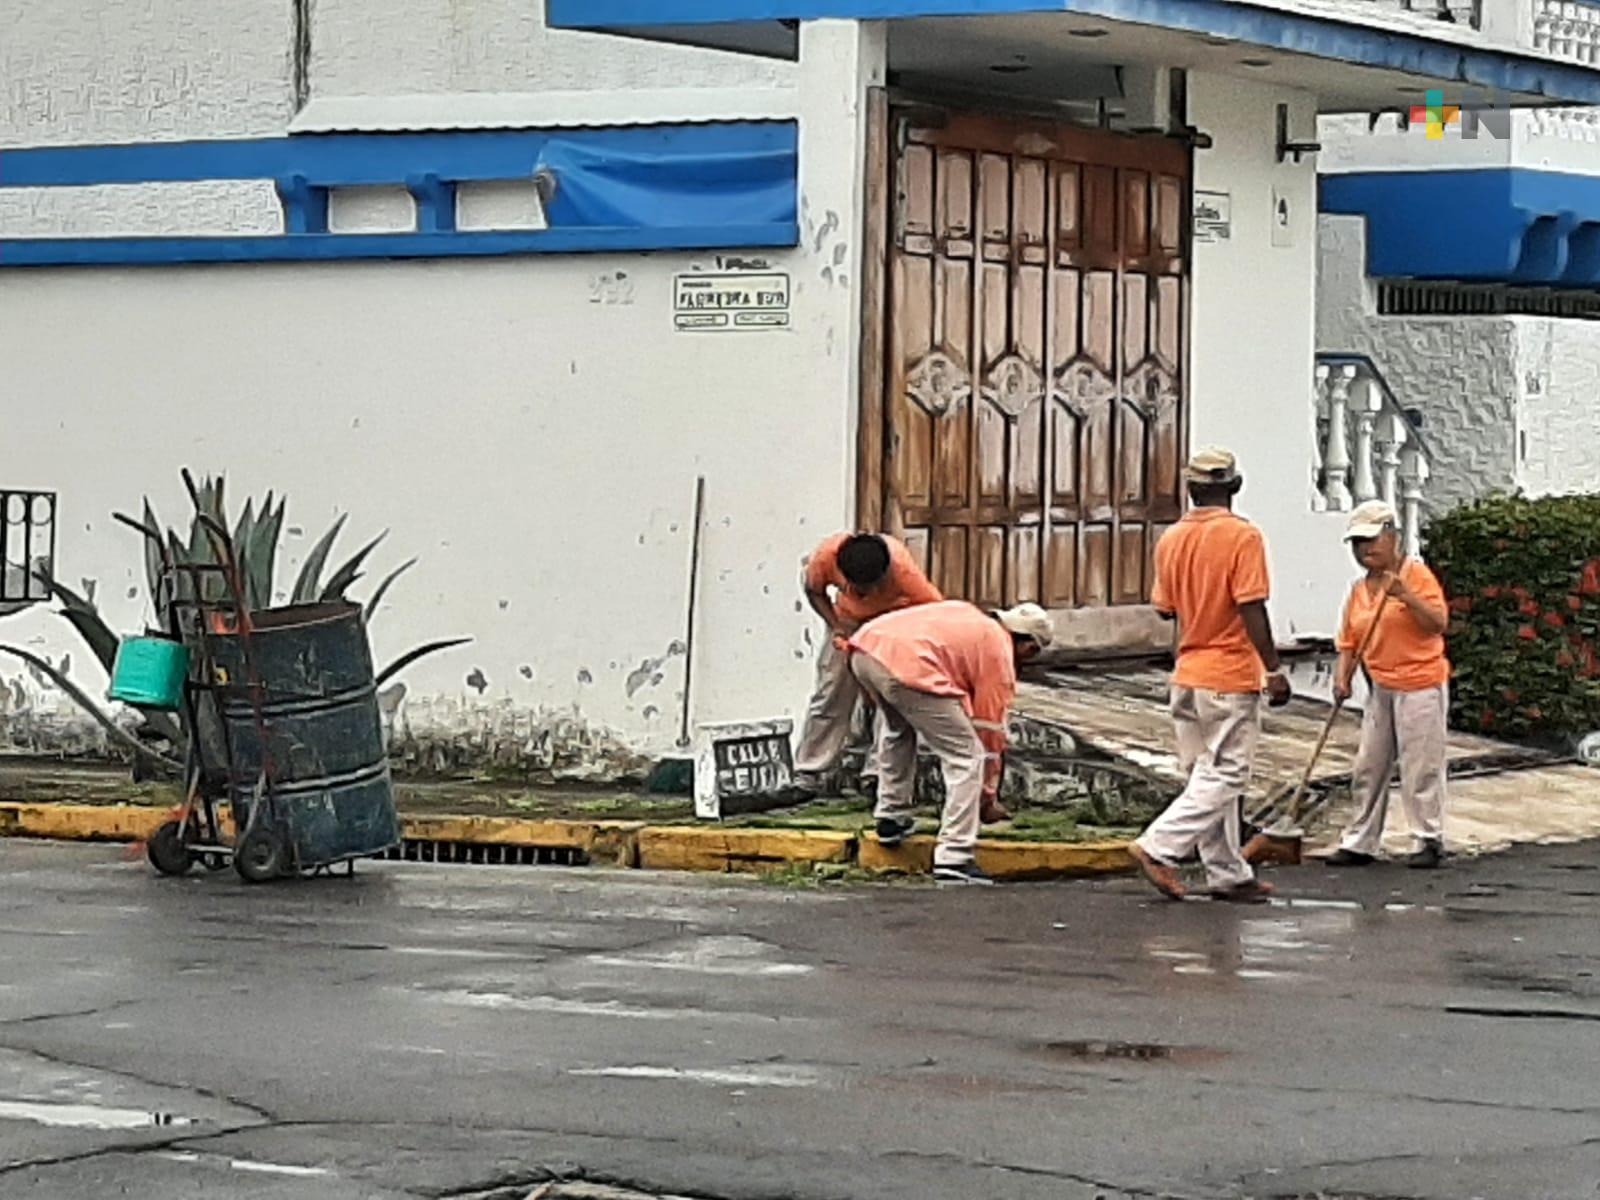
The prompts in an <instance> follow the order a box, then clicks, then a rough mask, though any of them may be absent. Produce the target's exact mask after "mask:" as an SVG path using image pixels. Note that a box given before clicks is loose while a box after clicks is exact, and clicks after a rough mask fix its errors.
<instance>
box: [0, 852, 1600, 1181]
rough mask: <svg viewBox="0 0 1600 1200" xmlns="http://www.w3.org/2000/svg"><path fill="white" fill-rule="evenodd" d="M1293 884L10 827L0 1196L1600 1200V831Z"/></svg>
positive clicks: (5, 860) (1282, 876) (3, 893)
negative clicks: (990, 881)
mask: <svg viewBox="0 0 1600 1200" xmlns="http://www.w3.org/2000/svg"><path fill="white" fill-rule="evenodd" d="M1276 878H1277V880H1278V882H1279V883H1280V885H1281V886H1282V887H1283V888H1284V890H1285V891H1286V892H1288V893H1289V894H1290V895H1291V896H1293V897H1294V900H1293V901H1292V902H1290V903H1287V904H1278V905H1275V906H1273V907H1270V908H1257V909H1239V908H1234V907H1229V906H1226V905H1222V904H1213V903H1204V902H1201V903H1190V904H1182V905H1174V904H1168V903H1165V902H1156V901H1153V900H1151V899H1150V898H1148V897H1147V896H1146V894H1145V893H1144V891H1143V890H1142V889H1141V888H1140V886H1139V885H1137V884H1135V883H1134V882H1132V881H1125V880H1118V881H1114V882H1109V883H1093V884H1091V883H1077V884H1061V885H1048V886H1046V885H1034V886H1014V887H1007V888H996V889H994V890H993V891H975V890H959V891H953V892H952V891H936V890H934V889H931V888H927V887H922V886H909V885H903V886H898V887H885V886H852V887H840V888H830V889H827V890H823V891H813V890H797V889H793V888H782V887H778V886H774V885H766V884H755V883H749V882H742V881H733V880H726V879H716V878H709V879H708V878H705V877H692V876H650V875H641V874H638V873H604V872H595V871H585V872H578V871H566V870H562V869H559V868H521V869H518V868H484V867H457V868H441V867H422V866H400V865H391V864H383V865H379V864H371V865H368V866H365V867H364V868H363V869H362V871H361V872H360V873H358V875H357V876H356V878H355V879H354V880H353V881H346V880H314V881H306V882H302V883H299V884H292V885H284V886H278V887H272V888H267V889H246V888H245V887H244V886H243V885H241V884H239V883H238V882H237V880H236V879H235V878H234V877H233V876H232V874H231V873H228V874H223V875H218V876H212V877H203V876H195V877H193V878H190V879H187V880H183V881H177V882H174V881H167V880H160V879H157V878H154V877H153V876H152V875H151V874H149V873H148V871H147V870H146V869H145V868H144V867H143V866H142V864H138V863H130V862H128V861H127V859H126V856H125V854H124V852H123V851H121V850H119V849H115V848H105V847H72V846H61V845H42V844H30V843H20V842H8V843H0V914H3V915H0V1197H13V1196H16V1197H29V1198H30V1200H31V1198H52V1197H105V1196H139V1197H148V1196H159V1197H162V1198H163V1200H166V1198H180V1200H181V1198H184V1197H199V1196H206V1197H217V1196H230V1197H231V1196H243V1197H263V1198H267V1197H271V1198H280V1197H283V1198H287V1197H297V1198H298V1197H399V1196H475V1195H476V1196H484V1195H487V1196H493V1197H496V1198H498V1197H502V1196H504V1197H513V1196H514V1197H517V1198H518V1200H521V1198H522V1197H526V1196H528V1195H530V1194H533V1195H543V1196H551V1197H553V1196H555V1195H557V1194H559V1192H558V1191H557V1190H548V1189H546V1190H543V1191H541V1188H543V1185H544V1181H547V1180H549V1179H551V1178H553V1177H556V1176H581V1177H586V1178H589V1179H598V1180H608V1181H612V1182H615V1183H621V1184H627V1185H630V1186H634V1187H638V1188H641V1189H647V1190H649V1191H651V1192H672V1193H678V1194H684V1195H689V1196H696V1197H699V1196H706V1197H730V1198H734V1197H737V1198H745V1197H749V1198H756V1197H764V1198H765V1197H771V1198H776V1197H794V1198H807V1200H809V1198H813V1197H872V1198H880V1197H881V1198H894V1197H908V1198H909V1197H917V1198H926V1197H983V1198H989V1197H995V1198H1001V1197H1004V1198H1009V1197H1017V1198H1034V1197H1039V1198H1044V1197H1049V1198H1051V1200H1088V1198H1090V1197H1107V1198H1108V1200H1112V1198H1116V1200H1120V1198H1121V1197H1124V1196H1152V1195H1153V1196H1168V1195H1170V1196H1179V1197H1193V1198H1196V1200H1199V1198H1208V1197H1246V1196H1248V1197H1302V1196H1307V1197H1310V1196H1328V1197H1340V1198H1343V1197H1369V1196H1371V1197H1386V1198H1387V1197H1427V1198H1429V1200H1433V1198H1440V1200H1443V1198H1449V1200H1467V1198H1469V1197H1484V1198H1488V1200H1566V1198H1569V1197H1570V1198H1573V1200H1576V1198H1578V1197H1597V1196H1600V1070H1597V1065H1600V1024H1597V1022H1600V983H1597V979H1596V972H1600V923H1597V921H1596V912H1597V902H1600V847H1596V846H1593V845H1589V846H1581V847H1567V848H1556V849H1546V850H1536V851H1526V852H1518V853H1514V854H1511V855H1507V856H1502V857H1500V858H1496V859H1493V860H1488V861H1483V862H1479V863H1476V864H1471V865H1459V866H1455V867H1453V868H1451V869H1449V870H1446V871H1443V872H1440V873H1438V874H1435V875H1422V874H1419V873H1415V872H1406V871H1404V870H1400V869H1397V868H1377V869H1373V870H1370V871H1367V872H1361V873H1357V874H1354V875H1343V876H1335V875H1334V874H1332V873H1330V872H1328V871H1326V870H1323V869H1320V868H1302V869H1299V870H1292V871H1283V872H1279V873H1277V876H1276ZM152 1114H160V1115H159V1116H152Z"/></svg>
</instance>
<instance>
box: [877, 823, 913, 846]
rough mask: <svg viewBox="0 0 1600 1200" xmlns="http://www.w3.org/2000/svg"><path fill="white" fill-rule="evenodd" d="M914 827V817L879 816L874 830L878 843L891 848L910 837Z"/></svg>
mask: <svg viewBox="0 0 1600 1200" xmlns="http://www.w3.org/2000/svg"><path fill="white" fill-rule="evenodd" d="M916 828H917V819H916V818H915V817H879V818H878V823H877V830H876V832H877V834H878V844H879V845H880V846H887V847H888V848H889V849H891V850H892V849H893V848H894V847H896V846H898V845H899V844H900V843H901V842H903V841H905V840H906V839H907V838H908V837H910V836H911V834H912V833H913V831H915V829H916Z"/></svg>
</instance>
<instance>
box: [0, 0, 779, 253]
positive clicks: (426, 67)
mask: <svg viewBox="0 0 1600 1200" xmlns="http://www.w3.org/2000/svg"><path fill="white" fill-rule="evenodd" d="M307 7H308V10H309V12H310V14H311V17H310V21H311V24H310V51H311V52H310V56H309V58H308V60H307V61H306V62H305V63H304V64H303V66H302V75H303V81H304V85H305V89H306V98H307V100H308V105H307V108H306V110H304V113H302V112H301V110H299V109H298V108H297V96H296V82H295V74H296V72H295V65H294V63H295V49H294V47H295V29H296V25H295V20H294V9H295V5H294V2H293V0H275V2H274V3H271V4H265V5H264V4H261V3H259V2H256V0H209V2H208V3H205V4H201V5H194V4H184V3H180V2H179V0H139V2H137V3H122V4H100V5H82V4H77V5H74V4H65V5H61V4H44V3H38V2H36V0H0V31H3V33H0V150H4V149H6V148H9V147H16V146H41V145H85V144H104V143H121V142H152V141H181V140H203V139H216V138H233V137H272V136H279V135H282V134H284V133H287V132H288V131H289V130H290V128H291V127H292V126H293V127H294V128H297V129H298V128H302V127H309V128H316V129H326V128H342V129H343V128H349V129H359V128H363V127H368V126H369V123H370V125H371V126H372V127H382V128H386V129H392V128H418V127H424V128H433V127H435V126H434V125H432V124H430V123H429V122H430V121H435V120H438V121H442V125H440V126H439V127H444V128H450V127H453V126H454V125H456V124H467V125H472V126H473V127H480V126H481V125H484V124H491V125H492V124H496V123H499V124H502V125H507V126H515V125H524V126H541V125H547V124H572V123H575V122H576V123H590V124H608V123H643V122H652V121H662V120H677V119H685V116H686V115H694V116H696V117H698V118H699V119H705V117H706V116H717V117H722V118H725V117H729V116H734V115H740V114H745V115H751V116H762V117H769V116H775V115H776V116H782V117H788V116H792V115H793V112H792V110H793V105H792V104H786V103H784V102H783V101H782V100H777V101H775V100H774V99H773V98H772V97H771V96H770V95H769V94H768V93H770V92H772V91H773V90H789V91H792V90H793V89H794V88H795V87H796V84H797V80H798V77H799V73H798V67H797V66H796V64H794V63H789V62H777V61H773V60H769V59H763V58H755V57H750V56H744V55H735V54H725V53H719V52H715V51H708V50H694V49H690V48H686V47H680V46H667V45H660V44H656V43H651V42H646V41H641V40H636V39H630V38H618V37H609V36H604V35H598V34H582V33H572V32H569V31H565V30H550V29H546V28H545V26H544V5H543V3H542V0H474V2H473V3H470V4H461V3H456V2H455V0H407V2H406V3H405V4H404V5H403V6H397V5H395V4H393V3H385V2H383V0H316V3H315V4H309V5H308V6H307ZM699 91H705V92H707V93H708V94H711V95H712V96H713V98H712V99H709V100H707V101H706V102H703V103H697V102H696V101H694V100H693V99H692V95H693V94H694V93H696V92H699ZM674 94H677V95H681V96H683V97H685V98H684V99H682V100H677V101H674V100H671V99H670V97H671V96H673V95H674ZM541 95H544V96H549V97H550V102H549V103H548V104H545V103H541V102H540V100H539V97H540V96H541ZM631 95H636V96H637V97H639V99H638V102H637V103H634V102H631V101H630V99H629V97H630V96H631ZM430 98H432V99H444V100H446V101H448V102H449V103H447V104H445V105H442V106H441V105H432V106H430V105H429V104H428V103H427V101H428V100H429V99H430ZM497 98H498V99H497ZM385 101H394V102H395V103H392V104H388V103H385ZM419 101H420V102H421V103H418V102H419ZM319 113H320V114H322V116H320V117H319V116H318V114H319ZM300 116H305V117H307V118H309V119H310V120H311V124H310V125H309V126H302V125H301V124H297V118H298V117H300ZM363 227H364V228H370V227H371V226H363ZM281 229H282V213H281V210H280V207H279V204H278V201H277V197H276V195H275V194H274V192H273V189H272V187H271V185H270V184H267V183H264V182H261V183H258V182H237V183H209V182H207V183H179V184H161V185H132V186H120V187H97V188H63V189H49V188H23V189H0V238H6V237H73V236H81V235H84V234H102V235H104V234H127V235H157V234H170V235H175V236H207V235H219V234H227V233H250V234H260V233H275V232H278V231H280V230H281Z"/></svg>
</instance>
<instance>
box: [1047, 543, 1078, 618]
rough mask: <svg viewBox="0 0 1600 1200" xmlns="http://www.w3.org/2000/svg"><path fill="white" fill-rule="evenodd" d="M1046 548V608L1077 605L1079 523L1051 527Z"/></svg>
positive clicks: (1074, 606) (1073, 606)
mask: <svg viewBox="0 0 1600 1200" xmlns="http://www.w3.org/2000/svg"><path fill="white" fill-rule="evenodd" d="M1047 541H1048V545H1047V547H1046V550H1045V556H1044V563H1045V578H1044V598H1043V599H1042V600H1041V601H1040V603H1041V604H1043V605H1044V606H1045V607H1046V608H1076V607H1077V606H1078V526H1077V525H1076V524H1072V525H1067V526H1065V527H1061V526H1055V527H1052V528H1051V530H1050V533H1049V535H1048V537H1047Z"/></svg>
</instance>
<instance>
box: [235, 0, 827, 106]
mask: <svg viewBox="0 0 1600 1200" xmlns="http://www.w3.org/2000/svg"><path fill="white" fill-rule="evenodd" d="M230 2H231V3H247V2H248V0H230ZM404 13H405V15H404V18H403V19H396V13H395V6H394V4H393V3H388V2H385V0H317V2H316V6H315V22H314V27H313V29H314V32H313V35H312V39H311V79H312V96H313V98H319V97H332V96H391V95H402V94H439V93H460V92H510V93H526V92H551V91H592V92H596V93H605V92H610V91H617V90H647V89H656V88H683V87H718V88H729V87H762V86H775V85H779V84H785V83H792V82H793V81H794V79H795V76H796V69H795V66H794V64H792V63H788V62H778V61H773V60H769V59H762V58H754V57H750V56H745V55H735V54H722V53H718V52H715V51H710V50H697V49H693V48H690V47H685V46H666V45H661V44H659V43H653V42H646V41H641V40H637V39H631V38H620V37H612V36H609V35H605V34H590V33H575V32H572V31H570V30H556V29H547V28H545V24H544V4H543V2H542V0H473V2H472V3H470V4H463V3H460V2H459V0H407V3H406V5H405V9H404Z"/></svg>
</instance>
